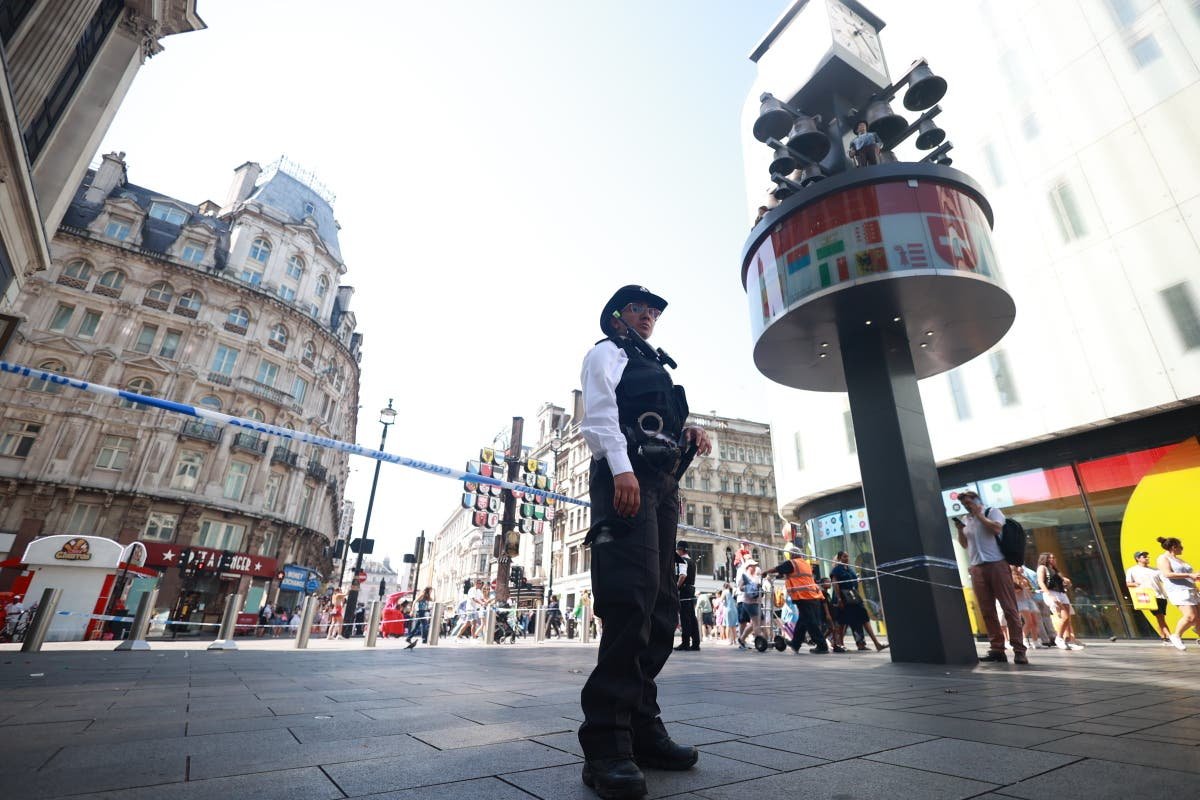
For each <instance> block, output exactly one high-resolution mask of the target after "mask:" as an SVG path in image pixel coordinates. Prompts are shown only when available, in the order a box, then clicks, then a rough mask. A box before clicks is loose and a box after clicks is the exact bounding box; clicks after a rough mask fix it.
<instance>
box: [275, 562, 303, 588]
mask: <svg viewBox="0 0 1200 800" xmlns="http://www.w3.org/2000/svg"><path fill="white" fill-rule="evenodd" d="M307 584H308V568H307V567H297V566H294V565H291V564H288V565H287V566H285V567H284V568H283V580H281V581H280V582H279V588H280V589H283V590H284V591H285V592H303V591H304V587H305V586H306V585H307Z"/></svg>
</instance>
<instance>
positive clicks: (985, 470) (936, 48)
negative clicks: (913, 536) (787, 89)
mask: <svg viewBox="0 0 1200 800" xmlns="http://www.w3.org/2000/svg"><path fill="white" fill-rule="evenodd" d="M812 1H813V2H824V0H812ZM866 5H867V6H869V7H870V9H871V10H872V11H873V12H875V13H877V14H878V15H879V16H880V17H882V18H883V19H885V20H886V21H887V23H888V24H887V27H886V28H885V29H884V30H883V33H882V35H881V39H882V40H883V43H884V47H885V50H886V52H887V54H888V56H889V59H890V61H891V63H892V64H893V65H895V66H900V65H907V64H908V63H909V61H910V60H911V58H913V57H914V56H917V55H924V56H926V57H927V58H928V59H929V62H930V64H931V66H932V67H933V68H934V70H935V71H936V72H937V73H938V74H940V75H942V76H944V77H945V78H946V79H947V80H948V82H949V85H950V90H949V93H948V94H947V96H946V98H945V99H944V100H943V101H942V103H941V105H942V107H943V108H944V109H946V110H945V112H944V113H943V114H942V116H941V117H939V120H938V121H939V123H940V124H941V126H942V127H943V128H945V129H946V131H947V133H948V135H949V139H950V140H952V141H953V142H954V144H955V149H954V150H953V151H952V153H951V155H952V156H953V158H954V167H955V168H958V169H961V170H963V171H964V172H966V173H967V174H969V175H970V176H971V177H973V178H974V179H976V180H977V181H978V182H979V183H980V184H981V185H982V186H983V188H984V190H985V192H986V194H987V196H988V199H989V200H990V202H991V203H992V205H993V207H994V210H995V217H996V224H995V228H994V233H993V240H994V244H995V247H996V251H997V257H998V259H999V268H1000V271H1001V275H1002V279H1003V281H1004V284H1005V286H1006V288H1007V289H1008V290H1009V291H1010V293H1011V294H1012V295H1013V298H1014V300H1015V301H1016V306H1017V319H1016V322H1015V324H1014V326H1013V328H1012V330H1011V331H1010V332H1009V333H1008V335H1007V336H1006V337H1005V338H1004V339H1003V340H1002V341H1001V342H1000V343H999V344H998V345H997V346H996V347H994V348H993V349H992V350H991V351H989V352H988V353H986V354H984V355H982V356H980V357H978V358H976V359H974V360H972V361H970V362H968V363H967V364H965V365H963V366H961V367H959V368H957V369H955V370H953V371H951V372H949V373H946V374H943V375H938V376H935V377H932V378H929V379H927V380H924V381H922V383H921V396H922V402H923V405H924V410H925V415H926V421H927V423H928V425H929V430H930V436H931V440H932V443H933V447H934V453H935V456H936V458H937V460H938V464H939V474H940V477H941V483H942V489H943V491H944V496H945V498H946V501H947V515H948V518H947V525H946V535H947V536H948V537H953V527H952V525H951V524H950V522H949V514H950V513H951V511H952V510H953V509H952V506H953V495H954V493H955V492H956V491H957V490H959V489H961V488H963V487H968V486H969V487H971V488H974V489H976V490H977V491H979V493H980V494H981V495H982V497H983V498H984V501H985V503H987V504H988V505H993V506H996V507H998V508H1000V509H1001V510H1002V511H1004V512H1005V513H1006V514H1008V515H1011V516H1013V517H1015V518H1016V519H1018V520H1019V521H1021V523H1022V524H1023V525H1024V527H1025V528H1026V530H1027V531H1028V532H1029V549H1028V553H1027V559H1026V563H1027V564H1029V565H1031V566H1032V565H1035V564H1036V559H1037V555H1038V554H1039V553H1042V552H1052V553H1055V554H1056V555H1057V557H1058V561H1059V564H1060V565H1062V567H1063V571H1064V573H1065V574H1066V575H1068V576H1069V577H1070V578H1072V580H1073V581H1074V596H1073V598H1072V599H1073V601H1074V603H1075V605H1076V606H1077V608H1078V611H1079V616H1078V625H1077V627H1078V630H1079V632H1080V634H1081V635H1085V636H1093V637H1095V636H1141V635H1144V636H1149V635H1152V630H1151V628H1150V626H1149V625H1148V624H1147V621H1146V618H1145V617H1144V615H1143V614H1142V613H1141V612H1135V611H1134V609H1133V608H1132V605H1131V603H1130V601H1129V597H1128V593H1127V591H1126V587H1125V581H1124V574H1125V570H1126V568H1128V567H1129V566H1130V565H1131V564H1132V563H1133V559H1132V554H1133V552H1134V551H1136V550H1148V551H1150V553H1151V554H1152V558H1153V557H1155V556H1157V554H1158V553H1160V552H1161V548H1160V547H1159V545H1158V544H1157V542H1156V541H1155V537H1157V536H1177V537H1179V538H1180V539H1182V540H1183V542H1184V544H1185V547H1189V548H1190V550H1200V515H1198V514H1195V513H1189V512H1188V511H1187V509H1186V508H1185V507H1184V506H1185V505H1186V504H1188V503H1191V504H1192V505H1193V506H1194V499H1193V500H1189V498H1196V497H1200V443H1198V440H1197V438H1196V437H1197V433H1200V244H1198V243H1200V149H1198V148H1197V147H1196V146H1195V144H1194V141H1195V138H1196V131H1197V130H1200V67H1198V66H1197V65H1198V64H1200V2H1196V0H1158V1H1157V2H1155V1H1152V0H1054V1H1053V2H1049V1H1048V0H1043V1H1041V2H1032V1H1031V0H1014V1H1013V2H1006V3H996V2H990V0H964V2H961V3H953V4H945V3H934V2H929V1H928V0H903V1H901V0H875V2H867V3H866ZM935 23H936V24H935ZM791 33H792V32H790V31H789V30H788V29H786V28H784V29H782V30H777V31H775V32H774V35H775V37H776V39H777V40H782V39H783V38H784V37H787V36H789V35H790V34H791ZM893 72H895V73H897V74H898V73H899V72H900V70H898V69H893ZM763 91H772V87H771V86H770V85H768V84H767V80H766V79H764V78H763V77H762V76H760V78H759V80H758V81H757V82H756V83H755V84H754V86H752V87H751V89H750V91H749V92H748V93H747V103H746V115H747V116H746V118H748V119H753V116H754V115H755V114H756V113H757V107H758V102H757V101H758V97H759V95H760V94H761V93H762V92H763ZM743 129H744V131H745V140H746V141H745V145H744V151H745V162H746V175H747V186H748V197H747V210H748V213H750V214H751V218H753V211H754V210H755V209H757V208H758V206H760V205H763V204H764V203H766V204H770V202H769V201H768V200H767V198H766V194H765V191H766V189H767V188H768V186H769V183H768V182H767V175H768V171H767V169H766V164H767V162H768V161H769V160H770V158H771V152H770V150H768V149H767V148H765V147H763V146H762V145H761V144H759V143H758V142H757V141H755V140H754V139H753V138H752V137H751V136H750V134H749V125H743ZM835 146H836V145H835ZM898 155H899V156H900V158H901V159H916V158H919V157H920V154H919V153H918V151H915V150H912V149H911V148H910V147H909V146H908V145H902V146H901V147H900V148H899V149H898ZM980 311H981V313H986V311H987V310H986V309H981V310H980ZM768 391H769V398H770V402H771V410H772V413H771V424H772V435H773V437H774V450H775V454H776V483H777V487H778V493H779V503H780V511H781V513H782V514H783V515H784V517H785V518H787V519H789V520H791V521H792V522H793V523H794V524H796V526H797V530H799V531H801V535H802V536H803V537H804V538H805V540H806V546H807V547H808V549H809V550H810V552H811V553H812V555H814V556H819V557H822V558H832V557H833V554H834V553H835V552H836V551H837V550H847V551H848V552H849V553H850V555H851V562H852V563H857V564H861V565H863V566H871V565H872V559H871V552H872V548H871V540H870V523H869V520H867V519H866V514H865V512H863V511H862V508H863V505H864V502H863V498H862V492H861V489H860V488H859V480H860V478H859V465H858V460H857V452H856V450H857V448H856V446H855V443H854V441H853V437H848V436H847V435H846V433H845V426H844V425H843V424H839V423H840V422H841V421H842V420H843V419H844V417H845V414H846V411H847V409H848V408H849V403H848V401H847V398H846V396H845V395H844V394H841V393H817V392H799V391H795V390H791V389H785V388H783V387H778V386H772V387H771V388H770V389H769V390H768ZM956 548H957V546H956ZM957 553H958V557H959V562H960V571H959V572H960V577H961V579H962V582H963V585H964V586H966V587H968V588H967V590H966V595H967V600H968V607H969V608H970V609H971V610H972V616H973V621H974V622H975V623H976V628H977V630H981V625H980V624H979V621H978V614H977V613H976V610H975V609H974V606H973V602H974V601H973V597H972V595H971V591H970V588H969V587H970V581H969V576H968V575H967V573H966V569H965V560H964V559H965V556H964V554H963V553H962V551H961V550H957ZM1175 613H1176V612H1175V611H1174V610H1173V609H1172V610H1171V611H1170V612H1169V616H1168V621H1169V622H1172V621H1173V620H1174V619H1175V618H1176V617H1174V616H1173V615H1174V614H1175Z"/></svg>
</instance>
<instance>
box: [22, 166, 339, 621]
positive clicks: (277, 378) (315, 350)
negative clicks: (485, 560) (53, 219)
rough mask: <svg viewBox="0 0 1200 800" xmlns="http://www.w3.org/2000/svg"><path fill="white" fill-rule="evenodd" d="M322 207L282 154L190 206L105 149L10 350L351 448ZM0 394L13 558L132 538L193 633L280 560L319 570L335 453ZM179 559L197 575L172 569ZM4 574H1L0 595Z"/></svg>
mask: <svg viewBox="0 0 1200 800" xmlns="http://www.w3.org/2000/svg"><path fill="white" fill-rule="evenodd" d="M332 199H333V198H332V195H330V194H329V193H328V192H327V191H326V190H325V189H323V187H321V186H320V184H318V183H317V182H316V181H315V180H313V179H312V177H311V175H308V174H306V173H304V172H303V171H302V170H300V169H299V168H297V167H296V166H295V165H293V164H290V163H288V162H286V161H283V160H281V161H280V162H278V163H276V164H274V165H272V166H271V167H269V168H268V169H267V171H266V172H265V173H264V172H263V171H262V169H261V168H260V167H259V166H258V165H257V164H253V163H247V164H243V165H242V166H241V167H238V169H237V170H236V171H235V173H234V180H233V185H232V187H231V188H230V192H229V196H228V197H227V198H226V200H225V202H224V204H222V205H218V204H217V203H214V202H211V201H205V202H203V203H200V204H199V205H193V204H191V203H187V202H183V201H181V200H177V199H175V198H172V197H169V196H166V195H163V194H161V193H158V192H155V191H153V190H150V189H147V188H144V187H142V186H138V185H135V184H133V183H130V182H129V181H128V178H127V175H126V167H125V162H124V158H123V154H108V155H106V156H104V157H103V161H102V164H101V165H100V167H99V168H98V169H96V170H94V171H88V173H87V175H86V178H85V180H84V182H83V184H82V185H81V186H80V187H79V189H78V191H77V193H76V194H75V197H74V200H73V201H72V203H71V204H70V206H69V207H68V209H67V211H66V214H65V216H64V219H63V223H62V225H61V227H60V229H59V231H58V233H57V235H56V236H55V237H54V240H53V241H52V243H51V253H52V265H51V268H50V269H49V270H47V271H44V272H39V273H36V274H34V275H32V276H30V277H29V279H28V282H27V284H26V286H25V291H24V292H22V294H21V295H20V297H19V298H18V302H17V305H16V307H15V313H16V314H17V315H18V316H19V318H20V319H21V321H22V322H21V326H20V329H19V331H18V333H17V335H16V337H15V338H14V340H13V341H12V343H11V344H10V347H9V353H8V357H9V359H10V360H12V361H14V362H17V363H24V364H27V365H29V366H32V367H37V368H40V369H44V370H48V371H53V372H59V373H63V374H66V375H72V376H77V377H80V378H85V379H87V380H89V381H93V382H96V383H101V384H107V385H110V386H117V387H120V388H124V389H128V390H132V391H136V392H139V393H142V394H148V395H154V396H157V397H164V398H168V399H170V400H175V401H179V402H183V403H189V404H196V405H200V406H205V407H208V408H212V409H214V410H219V411H222V412H225V413H228V414H233V415H235V416H241V417H248V418H252V419H257V420H263V421H265V422H267V423H271V424H275V425H280V426H283V427H287V428H296V429H301V430H305V431H310V432H313V433H317V434H319V435H322V436H328V437H331V438H334V439H342V440H349V441H354V438H355V423H356V418H357V410H358V381H359V355H360V354H359V350H360V346H361V343H362V342H361V336H360V334H358V333H356V332H355V317H354V314H353V313H352V312H350V310H349V301H350V296H351V294H352V292H353V289H351V288H350V287H348V286H339V281H340V278H341V276H342V275H344V274H345V272H346V266H345V264H344V263H343V262H342V258H341V253H340V250H339V246H338V229H339V226H338V223H337V222H336V220H335V219H334V216H333V209H332V207H331V202H332ZM0 398H2V402H0V531H4V532H8V533H11V534H15V537H14V538H15V541H14V542H13V544H12V546H11V549H10V554H11V555H13V556H17V557H19V556H20V555H21V553H22V552H23V551H24V547H25V544H26V543H28V542H29V541H30V540H31V539H32V538H34V537H36V536H39V535H45V534H51V533H86V534H95V535H100V536H106V537H109V538H113V539H117V540H119V541H121V542H130V541H134V540H139V539H140V540H142V541H144V542H146V543H147V548H148V550H149V555H150V558H149V564H150V565H151V566H158V567H162V568H163V569H164V578H163V582H162V585H161V588H160V595H159V607H160V608H164V607H166V608H174V609H175V611H176V613H177V614H180V615H182V614H183V610H184V607H185V606H186V608H187V614H188V615H189V618H190V619H193V620H195V621H200V620H204V621H210V620H211V619H212V618H213V617H214V616H215V615H216V613H217V612H218V611H219V603H217V602H216V601H217V598H219V597H220V596H221V595H223V594H225V593H229V592H235V591H236V592H240V593H241V594H242V595H243V596H246V597H247V608H250V609H256V608H257V607H258V605H257V604H259V603H261V601H262V600H263V599H264V598H266V597H269V596H272V595H273V594H274V592H273V591H272V589H275V588H277V584H276V583H275V579H276V575H277V571H278V570H282V569H283V568H284V566H285V565H290V564H295V565H298V566H306V567H310V568H313V569H315V570H316V572H317V573H319V574H321V575H323V576H325V577H327V578H328V577H330V571H331V570H330V568H331V565H330V559H329V550H330V548H329V545H330V543H331V541H332V540H333V539H334V538H335V537H336V536H337V532H338V529H339V523H340V517H341V513H342V512H341V509H342V489H343V486H344V484H345V479H346V476H347V464H346V461H347V457H346V456H345V455H344V454H341V453H337V452H335V451H330V450H325V449H322V448H318V447H313V446H306V445H300V444H297V443H289V442H284V441H279V440H276V439H274V438H273V437H267V436H262V435H258V434H255V433H249V432H245V431H239V430H236V429H232V428H223V427H221V426H218V425H214V424H210V423H207V422H204V421H202V420H197V419H194V418H189V417H184V416H180V415H178V414H173V413H170V412H166V411H160V410H158V409H150V408H145V407H141V406H134V405H131V404H127V403H124V402H114V401H112V400H109V399H106V398H102V397H99V396H97V395H91V394H86V393H80V392H76V391H74V390H70V389H65V388H63V387H61V386H58V385H56V384H53V383H49V382H46V381H41V380H31V379H22V378H18V377H16V376H12V375H5V376H2V377H0ZM185 548H186V549H189V550H190V551H191V558H192V564H193V566H199V567H200V568H199V569H197V570H196V571H195V573H194V574H188V575H186V576H181V574H180V570H179V569H174V568H172V567H177V566H178V565H179V564H178V562H179V555H180V553H181V552H182V550H183V549H185ZM222 553H233V554H235V555H236V554H242V555H245V556H248V557H249V558H246V559H238V558H233V559H232V560H231V559H230V558H229V557H226V559H225V561H224V563H222V562H221V560H220V555H221V554H222ZM198 559H199V560H198ZM239 567H240V568H239ZM14 577H15V575H14V570H3V571H0V590H2V589H4V588H7V586H9V585H10V584H11V583H12V581H13V580H14ZM181 588H182V591H181ZM134 589H135V591H136V590H137V589H138V587H137V586H135V587H134ZM289 599H294V598H289ZM177 601H178V602H177ZM130 605H131V607H132V600H131V601H130Z"/></svg>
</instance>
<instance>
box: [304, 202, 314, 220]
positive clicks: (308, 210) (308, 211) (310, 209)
mask: <svg viewBox="0 0 1200 800" xmlns="http://www.w3.org/2000/svg"><path fill="white" fill-rule="evenodd" d="M316 210H317V207H316V206H314V205H313V204H312V203H305V204H304V216H306V217H311V216H312V215H313V213H314V212H315V211H316Z"/></svg>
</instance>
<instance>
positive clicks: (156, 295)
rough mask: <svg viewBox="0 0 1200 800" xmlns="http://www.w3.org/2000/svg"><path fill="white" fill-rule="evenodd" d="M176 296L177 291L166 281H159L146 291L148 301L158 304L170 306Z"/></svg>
mask: <svg viewBox="0 0 1200 800" xmlns="http://www.w3.org/2000/svg"><path fill="white" fill-rule="evenodd" d="M174 296H175V290H174V289H172V288H171V284H169V283H167V282H166V281H159V282H158V283H156V284H154V285H153V286H151V287H150V288H149V289H147V290H146V299H147V300H152V301H154V302H156V303H162V304H164V305H165V304H169V303H170V302H171V298H172V297H174Z"/></svg>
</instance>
